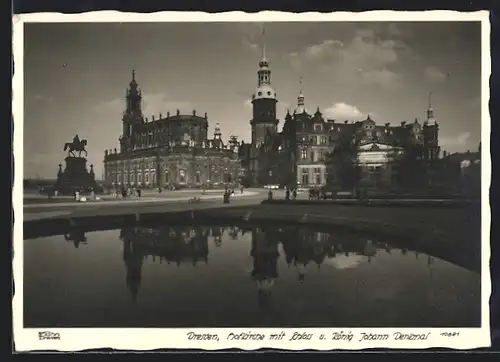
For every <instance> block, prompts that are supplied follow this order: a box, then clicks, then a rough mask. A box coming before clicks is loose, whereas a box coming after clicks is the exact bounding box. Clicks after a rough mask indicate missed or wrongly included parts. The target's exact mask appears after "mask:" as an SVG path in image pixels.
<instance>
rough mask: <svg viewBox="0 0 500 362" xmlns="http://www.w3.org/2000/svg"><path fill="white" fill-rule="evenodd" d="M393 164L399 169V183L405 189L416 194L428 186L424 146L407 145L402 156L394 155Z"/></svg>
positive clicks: (409, 143) (410, 143) (416, 144)
mask: <svg viewBox="0 0 500 362" xmlns="http://www.w3.org/2000/svg"><path fill="white" fill-rule="evenodd" d="M392 162H393V164H394V165H397V166H398V168H399V175H398V183H399V186H401V187H402V188H403V189H406V190H407V191H411V192H415V191H418V190H422V189H424V188H425V187H426V186H427V178H426V177H427V169H426V162H425V158H424V147H423V146H422V145H420V144H418V143H412V142H408V143H406V144H405V145H404V146H403V152H402V153H401V154H394V155H393V160H392Z"/></svg>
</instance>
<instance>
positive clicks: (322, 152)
mask: <svg viewBox="0 0 500 362" xmlns="http://www.w3.org/2000/svg"><path fill="white" fill-rule="evenodd" d="M324 159H325V151H324V150H320V151H319V160H320V161H323V160H324Z"/></svg>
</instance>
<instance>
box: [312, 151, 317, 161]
mask: <svg viewBox="0 0 500 362" xmlns="http://www.w3.org/2000/svg"><path fill="white" fill-rule="evenodd" d="M315 156H316V152H314V151H311V160H312V162H316V159H315Z"/></svg>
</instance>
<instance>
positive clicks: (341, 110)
mask: <svg viewBox="0 0 500 362" xmlns="http://www.w3.org/2000/svg"><path fill="white" fill-rule="evenodd" d="M323 116H324V117H325V118H326V119H335V120H342V121H359V120H362V119H365V118H366V117H367V116H368V114H367V113H365V112H362V111H360V110H359V109H358V108H357V107H356V106H353V105H350V104H347V103H342V102H340V103H335V104H333V105H332V106H330V107H328V108H326V109H325V110H324V111H323Z"/></svg>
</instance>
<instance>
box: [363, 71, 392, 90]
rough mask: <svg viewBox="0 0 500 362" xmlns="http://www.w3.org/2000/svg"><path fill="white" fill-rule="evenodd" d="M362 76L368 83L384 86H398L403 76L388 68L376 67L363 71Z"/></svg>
mask: <svg viewBox="0 0 500 362" xmlns="http://www.w3.org/2000/svg"><path fill="white" fill-rule="evenodd" d="M360 73H361V78H362V79H363V81H364V82H365V83H367V84H371V85H377V86H383V87H397V86H399V84H400V78H401V76H400V75H399V74H398V73H396V72H393V71H391V70H388V69H374V70H369V71H367V72H364V71H361V72H360Z"/></svg>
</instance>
